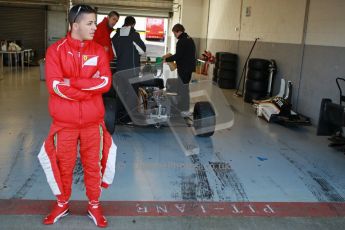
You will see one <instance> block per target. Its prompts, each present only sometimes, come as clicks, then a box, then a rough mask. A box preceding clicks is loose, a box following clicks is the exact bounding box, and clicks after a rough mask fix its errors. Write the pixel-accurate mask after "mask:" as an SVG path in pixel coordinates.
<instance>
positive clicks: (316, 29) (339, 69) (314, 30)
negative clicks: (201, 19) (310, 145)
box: [207, 0, 345, 125]
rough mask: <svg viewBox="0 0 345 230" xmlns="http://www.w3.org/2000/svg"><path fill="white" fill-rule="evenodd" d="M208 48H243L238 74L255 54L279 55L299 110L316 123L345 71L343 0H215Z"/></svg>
mask: <svg viewBox="0 0 345 230" xmlns="http://www.w3.org/2000/svg"><path fill="white" fill-rule="evenodd" d="M210 1H211V2H210V23H209V27H208V36H207V49H208V50H211V51H212V52H218V51H228V52H233V53H237V54H239V57H240V64H239V69H240V71H239V72H238V79H239V78H240V74H241V71H242V68H243V65H244V61H245V59H246V57H247V55H248V53H249V51H250V48H251V46H252V44H253V42H254V40H255V38H256V37H259V38H260V40H259V41H258V43H257V45H256V46H255V49H254V51H253V53H252V56H251V57H257V58H265V59H274V60H276V62H277V65H278V73H277V76H276V79H275V82H274V92H275V93H277V91H278V90H279V86H280V79H281V78H285V79H287V80H290V81H292V83H293V99H292V104H293V108H294V110H296V111H297V112H300V113H302V114H305V115H307V116H309V117H311V118H312V121H313V123H314V125H316V124H317V120H318V116H319V108H320V102H321V98H322V97H329V98H332V99H336V100H337V101H338V100H339V99H338V97H339V94H338V91H337V89H336V85H335V78H336V77H339V76H343V77H344V76H345V67H344V64H343V60H345V39H344V37H345V15H344V13H343V12H344V11H345V2H344V1H342V0H330V1H323V0H210Z"/></svg>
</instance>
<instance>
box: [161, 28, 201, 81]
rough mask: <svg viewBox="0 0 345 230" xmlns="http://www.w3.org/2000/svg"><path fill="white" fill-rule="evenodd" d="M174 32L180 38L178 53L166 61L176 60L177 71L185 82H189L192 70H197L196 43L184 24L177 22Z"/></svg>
mask: <svg viewBox="0 0 345 230" xmlns="http://www.w3.org/2000/svg"><path fill="white" fill-rule="evenodd" d="M172 32H173V33H174V35H175V37H176V38H177V39H178V41H177V43H176V53H175V54H174V55H172V56H170V57H167V58H166V59H165V61H166V62H174V61H175V62H176V65H177V73H178V75H179V77H180V78H181V79H182V81H183V83H184V84H188V83H189V82H190V80H191V78H192V72H193V71H195V63H196V59H195V44H194V41H193V39H192V38H191V37H189V35H188V34H187V33H185V29H184V27H183V25H181V24H176V25H174V27H173V28H172Z"/></svg>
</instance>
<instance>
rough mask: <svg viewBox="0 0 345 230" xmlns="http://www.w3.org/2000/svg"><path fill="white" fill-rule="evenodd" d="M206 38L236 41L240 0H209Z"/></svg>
mask: <svg viewBox="0 0 345 230" xmlns="http://www.w3.org/2000/svg"><path fill="white" fill-rule="evenodd" d="M210 1H211V2H210V16H209V20H210V21H209V27H208V38H210V39H224V40H238V38H239V27H240V13H241V0H210Z"/></svg>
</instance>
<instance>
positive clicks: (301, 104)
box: [298, 0, 345, 123]
mask: <svg viewBox="0 0 345 230" xmlns="http://www.w3.org/2000/svg"><path fill="white" fill-rule="evenodd" d="M344 12H345V1H343V0H329V1H323V0H311V1H310V8H309V15H308V24H307V25H308V26H307V33H306V46H305V49H304V53H303V65H302V74H301V87H300V92H299V100H298V110H299V111H300V112H301V113H304V114H308V115H309V116H311V117H312V118H313V120H314V121H316V123H317V120H318V117H319V108H320V103H321V99H322V98H331V99H332V100H334V101H335V103H338V102H339V91H338V88H337V86H336V83H335V79H336V78H337V77H345V65H344V60H345V39H344V38H345V14H344ZM314 123H315V122H314Z"/></svg>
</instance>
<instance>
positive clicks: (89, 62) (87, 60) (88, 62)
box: [82, 55, 98, 67]
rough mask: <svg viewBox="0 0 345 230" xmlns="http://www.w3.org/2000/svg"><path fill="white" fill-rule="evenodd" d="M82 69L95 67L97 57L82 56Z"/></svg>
mask: <svg viewBox="0 0 345 230" xmlns="http://www.w3.org/2000/svg"><path fill="white" fill-rule="evenodd" d="M82 58H83V67H84V66H97V63H98V56H96V55H83V56H82Z"/></svg>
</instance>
